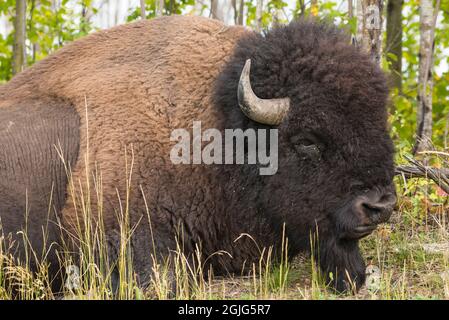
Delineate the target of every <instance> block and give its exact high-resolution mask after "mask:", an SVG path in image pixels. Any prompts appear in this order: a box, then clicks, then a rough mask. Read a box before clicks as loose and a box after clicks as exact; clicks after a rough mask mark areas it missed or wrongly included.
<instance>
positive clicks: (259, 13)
mask: <svg viewBox="0 0 449 320" xmlns="http://www.w3.org/2000/svg"><path fill="white" fill-rule="evenodd" d="M256 5H257V6H256V19H255V24H254V30H256V31H257V32H260V31H261V30H262V14H263V0H257V4H256Z"/></svg>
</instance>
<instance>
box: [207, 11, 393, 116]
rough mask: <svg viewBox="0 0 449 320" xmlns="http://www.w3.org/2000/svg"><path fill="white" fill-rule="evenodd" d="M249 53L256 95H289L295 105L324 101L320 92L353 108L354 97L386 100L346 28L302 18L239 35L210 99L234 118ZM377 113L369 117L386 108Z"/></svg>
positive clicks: (378, 77) (377, 75)
mask: <svg viewBox="0 0 449 320" xmlns="http://www.w3.org/2000/svg"><path fill="white" fill-rule="evenodd" d="M249 58H250V59H251V61H252V67H251V83H252V87H253V89H254V92H255V93H256V94H257V95H258V96H259V97H261V98H268V99H269V98H283V97H286V96H289V97H290V98H291V99H292V98H293V99H295V100H296V101H293V103H295V104H296V105H297V106H298V105H300V104H302V103H308V104H309V105H313V104H314V102H315V101H323V94H325V95H326V96H327V97H338V99H339V101H338V103H339V104H340V105H347V106H349V105H351V106H352V109H353V108H354V105H357V102H358V101H354V99H360V100H372V99H373V97H375V99H377V101H376V103H374V104H375V105H382V106H383V105H385V101H386V99H387V95H388V88H387V86H386V81H385V76H384V74H383V72H382V71H381V70H380V68H379V67H378V66H375V65H374V64H373V63H372V62H371V60H370V58H369V57H368V55H366V54H364V53H362V52H360V50H359V49H357V48H355V47H354V46H353V45H351V39H350V35H349V34H348V33H347V32H346V31H345V30H343V29H340V28H337V27H336V26H334V25H332V24H330V23H328V22H318V21H315V20H311V19H303V20H298V21H293V22H291V23H290V24H288V25H283V26H276V27H274V28H273V29H271V30H269V31H266V32H265V33H264V34H258V33H255V32H253V33H250V34H249V35H247V36H245V37H243V38H242V39H240V40H239V42H238V44H237V46H236V49H235V52H234V56H233V57H232V58H231V59H230V61H229V62H228V63H227V65H226V66H225V68H224V69H223V70H222V72H221V74H220V76H219V77H218V78H217V81H216V86H215V92H214V104H215V105H216V106H217V107H219V108H220V109H221V111H222V112H224V113H225V114H226V115H227V116H228V117H231V119H233V120H237V119H236V117H237V118H239V117H240V116H241V114H240V112H239V110H238V108H236V106H237V85H238V82H239V77H240V74H241V71H242V69H243V66H244V63H245V61H246V59H249ZM325 98H326V97H325ZM355 108H356V107H355ZM236 109H237V110H236ZM355 111H357V110H355ZM361 112H362V113H363V110H361ZM370 112H372V111H370ZM378 112H380V113H383V114H382V115H381V116H380V117H374V118H378V119H380V121H382V122H383V121H385V120H386V117H387V114H386V110H385V108H383V107H382V108H379V110H378ZM356 114H357V116H359V115H360V113H357V112H356ZM243 121H244V120H243ZM231 122H233V121H231Z"/></svg>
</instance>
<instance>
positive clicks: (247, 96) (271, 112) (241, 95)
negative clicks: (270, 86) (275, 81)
mask: <svg viewBox="0 0 449 320" xmlns="http://www.w3.org/2000/svg"><path fill="white" fill-rule="evenodd" d="M250 69H251V59H248V60H246V63H245V66H244V67H243V70H242V74H241V75H240V81H239V86H238V92H237V97H238V101H239V106H240V109H241V110H242V112H243V113H244V114H245V115H246V116H247V117H248V118H250V119H251V120H253V121H256V122H259V123H263V124H268V125H279V124H280V123H281V122H282V120H283V119H284V117H285V115H286V114H287V112H288V110H289V109H290V98H282V99H260V98H259V97H257V96H256V94H255V93H254V91H253V89H252V88H251V81H250V76H249V75H250Z"/></svg>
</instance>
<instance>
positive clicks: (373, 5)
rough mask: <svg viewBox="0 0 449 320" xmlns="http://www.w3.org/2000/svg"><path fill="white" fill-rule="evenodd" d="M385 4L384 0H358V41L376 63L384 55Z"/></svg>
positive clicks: (378, 62) (358, 44)
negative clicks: (383, 26) (383, 16)
mask: <svg viewBox="0 0 449 320" xmlns="http://www.w3.org/2000/svg"><path fill="white" fill-rule="evenodd" d="M383 6H384V1H383V0H357V8H356V10H357V35H356V43H357V46H359V47H360V48H362V50H363V51H365V52H367V53H368V54H370V56H371V58H372V59H373V61H374V62H375V63H376V64H380V59H381V55H382V24H383V19H382V12H383Z"/></svg>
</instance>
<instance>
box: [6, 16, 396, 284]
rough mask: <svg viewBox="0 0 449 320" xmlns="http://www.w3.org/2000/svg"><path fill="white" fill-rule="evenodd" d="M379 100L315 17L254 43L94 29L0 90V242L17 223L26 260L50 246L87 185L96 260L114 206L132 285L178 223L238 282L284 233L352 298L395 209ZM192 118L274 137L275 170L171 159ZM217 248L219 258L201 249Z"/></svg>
mask: <svg viewBox="0 0 449 320" xmlns="http://www.w3.org/2000/svg"><path fill="white" fill-rule="evenodd" d="M387 96H388V89H387V85H386V79H385V77H384V75H383V73H382V71H381V70H380V68H379V67H378V66H376V65H375V64H373V63H372V62H371V61H370V58H369V57H368V55H366V54H364V53H362V52H361V51H360V50H359V49H357V48H355V47H354V46H352V45H351V44H350V39H349V37H348V36H347V34H346V33H345V32H343V31H341V30H339V29H338V28H336V27H334V26H332V25H330V24H328V23H322V22H316V21H311V20H303V21H295V22H292V23H290V24H288V25H285V26H276V27H274V28H272V29H271V30H269V31H266V32H265V33H264V34H260V33H256V32H254V31H251V30H248V29H246V28H244V27H241V26H225V25H223V24H222V23H221V22H219V21H215V20H211V19H207V18H202V17H182V16H172V17H162V18H157V19H153V20H151V21H139V22H135V23H130V24H127V25H123V26H119V27H115V28H112V29H109V30H104V31H100V32H97V33H94V34H92V35H89V36H87V37H85V38H83V39H80V40H77V41H75V42H73V43H71V44H69V45H67V46H66V47H64V48H62V49H60V50H59V51H58V52H56V53H55V54H52V55H51V56H49V57H47V58H46V59H44V60H42V61H40V62H38V63H36V64H35V65H34V66H33V67H31V68H29V69H27V70H25V71H24V72H22V73H20V74H18V75H17V76H16V77H14V78H13V79H12V80H11V81H10V82H9V83H7V84H5V85H3V86H1V87H0V216H1V221H2V228H3V233H4V235H5V237H6V238H9V239H12V240H14V239H15V240H18V239H17V238H18V237H19V238H20V236H19V235H18V233H17V231H18V230H22V229H25V228H26V230H27V233H28V239H29V243H30V244H32V245H33V246H34V247H35V248H37V251H38V250H41V249H43V248H46V247H48V245H47V244H46V242H51V243H55V244H60V245H61V241H62V240H61V238H63V239H64V238H65V237H68V236H69V235H70V234H72V233H73V232H72V231H73V229H74V226H75V224H76V221H78V223H79V219H83V216H80V209H79V206H78V208H77V204H76V198H77V197H78V200H79V198H80V194H81V192H83V191H82V188H83V187H86V185H88V184H90V185H91V188H90V189H89V190H90V192H91V193H92V197H91V199H92V200H91V206H92V208H93V209H92V210H93V211H95V212H96V211H101V212H102V215H103V220H104V228H105V232H106V235H107V242H108V250H109V252H110V253H111V255H114V252H117V251H118V250H117V248H118V247H119V246H120V237H119V236H117V234H118V233H119V228H120V225H119V222H118V220H119V219H117V212H118V210H119V208H120V207H121V206H123V204H124V203H125V202H126V203H127V207H128V208H129V209H128V210H129V217H130V221H131V222H132V224H133V225H135V226H136V227H135V231H134V233H133V237H132V240H131V248H132V253H133V259H134V267H135V269H136V272H137V274H138V276H139V279H141V281H142V283H144V282H145V281H147V280H148V278H149V277H150V276H151V272H152V264H153V261H154V260H152V259H151V258H150V253H152V252H157V255H158V256H160V257H167V256H168V255H169V251H170V250H174V249H176V246H177V241H179V237H178V238H177V236H176V234H177V233H178V235H179V228H180V227H181V228H182V243H183V248H184V250H185V252H186V253H187V255H189V254H193V252H194V250H195V248H196V246H197V245H198V244H200V247H201V252H202V254H203V257H210V256H211V255H212V258H210V259H207V261H208V264H210V265H211V266H212V267H213V270H214V273H215V274H232V273H240V272H242V270H244V269H245V268H247V267H248V266H251V263H252V262H255V261H258V260H259V258H260V251H259V248H261V247H269V246H273V248H274V252H275V253H276V254H277V255H279V254H281V251H282V248H281V246H282V244H281V243H282V239H281V238H282V235H283V233H285V237H287V238H288V241H289V245H288V254H289V255H290V256H294V255H297V254H298V253H300V252H312V253H314V254H315V257H317V260H318V263H319V265H320V267H321V269H322V270H323V272H324V273H325V274H326V275H327V276H328V278H329V281H330V282H332V283H333V286H334V287H335V289H337V290H338V291H345V290H348V289H350V288H351V284H352V286H355V287H356V288H359V287H360V286H361V285H362V284H363V282H364V280H365V265H364V260H363V258H362V256H361V254H360V251H359V247H358V244H359V240H360V239H361V238H363V237H365V236H367V235H368V234H370V233H371V232H372V231H373V230H374V229H375V228H376V226H377V225H378V224H379V223H383V222H386V221H387V220H388V219H389V217H390V215H391V213H392V210H393V207H394V204H395V201H396V196H395V188H394V185H393V182H392V180H393V174H394V166H393V153H394V149H393V145H392V141H391V139H390V137H389V133H388V125H387V110H386V102H387ZM193 121H201V125H202V127H203V128H216V129H218V130H220V131H221V132H224V130H226V129H242V130H247V129H255V130H259V129H277V130H278V131H277V132H278V138H277V139H278V142H277V144H278V154H277V159H278V160H277V161H278V170H277V172H276V173H275V174H273V175H261V174H260V172H259V169H260V167H261V164H235V165H218V164H211V165H206V164H204V163H202V164H201V163H200V164H190V165H185V164H184V165H183V164H175V163H173V162H172V161H171V160H170V152H171V149H172V148H173V145H174V141H172V140H171V139H170V137H171V133H172V132H173V130H175V129H178V128H191V127H192V122H193ZM131 152H132V155H133V160H132V161H133V169H132V170H128V169H129V166H130V164H129V163H127V164H126V163H125V162H126V161H125V158H126V157H127V156H128V155H129V154H130V153H131ZM128 161H129V160H128ZM94 168H95V172H97V174H98V175H99V176H101V182H102V189H101V200H100V197H98V190H97V191H95V190H94V189H95V188H94V187H92V186H93V185H94V184H95V183H96V182H98V181H95V175H94V174H93V173H92V172H93V171H94ZM68 169H69V171H70V172H71V178H69V177H68V175H67V170H68ZM128 171H129V173H131V174H128ZM98 172H99V173H98ZM70 179H73V181H75V183H73V185H72V187H69V186H68V185H69V180H70ZM72 189H73V190H72ZM84 192H85V191H84ZM148 213H149V214H148ZM147 215H149V217H150V219H147V218H146V217H147ZM93 216H95V214H93ZM149 220H150V221H151V225H150V226H151V227H152V228H149V222H148V221H149ZM55 222H59V223H60V224H61V225H62V226H63V228H62V229H63V230H64V232H61V230H60V226H58V223H55ZM44 227H45V228H48V234H47V236H46V237H44V236H43V235H42V234H43V233H42V230H43V228H44ZM150 230H151V232H150ZM242 234H248V235H250V236H251V238H249V237H241V235H242ZM239 237H240V238H239ZM237 238H239V241H235V240H236V239H237ZM312 239H315V240H316V243H315V244H314V245H312V244H311V241H312ZM18 242H20V241H16V243H18ZM17 246H18V247H17V252H16V255H17V257H18V259H20V257H21V256H23V252H24V250H25V249H24V248H21V246H20V245H17ZM53 247H55V246H53ZM56 248H57V247H56ZM221 250H224V251H226V252H228V253H229V254H227V255H215V256H214V255H213V253H214V252H217V251H221ZM54 251H57V249H55V250H52V251H51V252H50V254H49V255H48V257H47V260H48V261H49V262H50V265H51V266H55V265H56V264H57V259H56V253H55V252H54ZM145 279H147V280H145Z"/></svg>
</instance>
